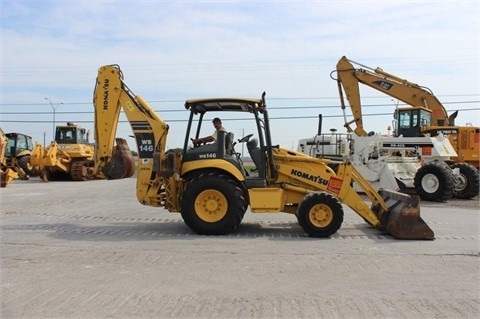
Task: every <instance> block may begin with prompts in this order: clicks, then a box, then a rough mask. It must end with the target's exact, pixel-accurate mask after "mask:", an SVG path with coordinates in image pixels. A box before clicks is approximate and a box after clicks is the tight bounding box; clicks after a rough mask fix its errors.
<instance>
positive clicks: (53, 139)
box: [45, 97, 63, 141]
mask: <svg viewBox="0 0 480 319" xmlns="http://www.w3.org/2000/svg"><path fill="white" fill-rule="evenodd" d="M45 100H47V101H48V103H50V106H51V107H52V110H53V134H52V135H53V138H52V141H55V126H56V125H55V111H56V109H57V106H58V105H60V104H63V103H62V102H60V103H55V104H54V103H52V101H51V100H50V99H49V98H48V97H46V98H45Z"/></svg>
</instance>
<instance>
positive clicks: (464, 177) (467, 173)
mask: <svg viewBox="0 0 480 319" xmlns="http://www.w3.org/2000/svg"><path fill="white" fill-rule="evenodd" d="M452 168H459V170H460V176H458V179H459V180H460V183H457V184H455V191H454V194H453V196H455V197H456V198H460V199H471V198H473V197H475V196H477V195H478V192H479V184H480V181H479V180H480V174H479V173H478V170H477V169H476V168H475V167H474V166H473V165H470V164H468V163H455V164H453V165H452Z"/></svg>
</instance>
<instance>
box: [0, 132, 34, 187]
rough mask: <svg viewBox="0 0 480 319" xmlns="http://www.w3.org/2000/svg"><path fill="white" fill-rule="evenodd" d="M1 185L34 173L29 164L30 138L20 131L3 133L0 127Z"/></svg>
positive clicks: (3, 185)
mask: <svg viewBox="0 0 480 319" xmlns="http://www.w3.org/2000/svg"><path fill="white" fill-rule="evenodd" d="M0 144H1V145H0V153H1V154H0V163H1V187H5V186H7V185H8V184H9V183H10V182H11V181H12V180H14V179H18V178H20V179H28V178H29V176H31V175H33V174H34V171H33V169H32V167H31V165H30V156H31V152H32V149H33V142H32V138H31V137H30V136H28V135H25V134H22V133H4V132H3V130H2V129H0Z"/></svg>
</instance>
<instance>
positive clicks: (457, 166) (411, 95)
mask: <svg viewBox="0 0 480 319" xmlns="http://www.w3.org/2000/svg"><path fill="white" fill-rule="evenodd" d="M354 64H355V65H360V66H361V67H362V68H356V67H355V66H354ZM334 72H336V74H337V77H336V78H334V77H333V76H332V78H334V80H336V81H337V85H338V90H339V95H340V102H341V108H342V110H343V114H344V117H345V127H346V128H347V131H348V132H349V133H352V138H354V139H355V141H354V145H353V146H352V149H353V152H352V153H353V154H359V152H360V151H362V152H363V151H364V149H365V147H362V150H359V148H360V147H361V144H368V143H370V145H371V143H373V142H372V141H374V140H375V141H378V140H379V139H380V138H379V137H375V136H373V134H372V133H373V132H371V133H367V131H366V130H365V128H364V126H363V118H362V105H361V99H360V88H359V84H364V85H366V86H368V87H371V88H373V89H376V90H378V91H381V92H383V93H385V94H388V95H389V96H391V97H394V98H397V99H399V100H401V101H403V102H405V103H407V104H409V105H411V107H407V108H399V109H396V110H395V119H396V122H394V138H393V140H392V138H387V137H382V138H381V140H382V143H380V144H378V143H377V142H375V143H377V144H375V147H376V148H375V147H374V148H375V151H376V152H377V153H379V152H381V151H387V152H389V153H390V155H389V156H390V163H393V162H400V161H399V158H400V157H398V156H397V157H395V158H393V157H392V154H393V152H394V151H395V147H392V146H396V148H399V149H401V148H405V150H408V151H409V154H410V157H411V158H415V157H418V156H420V157H421V158H422V160H423V161H424V162H425V163H424V165H421V166H419V167H418V171H417V172H416V173H415V174H414V175H415V176H412V177H411V178H410V179H411V180H413V181H414V188H415V191H416V192H417V194H419V195H421V196H422V198H423V199H427V200H434V201H443V200H446V199H448V197H451V195H453V196H455V197H458V198H463V199H469V198H473V197H475V196H477V195H478V192H479V179H480V178H479V172H478V170H477V168H478V165H479V162H478V161H479V158H478V156H479V145H480V144H479V137H480V133H479V128H478V127H471V126H463V127H462V126H451V125H453V119H454V117H455V115H454V116H450V117H449V116H447V114H446V110H445V108H444V107H443V106H442V104H441V103H440V102H439V101H438V99H437V98H436V97H435V96H434V95H433V94H432V93H431V92H430V91H428V90H426V89H424V88H422V87H420V86H418V85H416V84H413V83H411V82H408V81H406V80H401V79H400V78H398V77H395V76H393V75H391V74H388V73H386V72H383V71H382V70H380V69H378V68H377V69H375V70H373V69H371V68H369V67H366V66H364V65H361V64H359V63H357V62H353V61H351V60H349V59H347V58H346V57H342V58H341V59H340V60H339V61H338V63H337V67H336V71H334ZM332 73H333V72H332ZM344 93H345V95H346V98H347V100H348V104H349V105H350V109H351V111H352V115H353V120H351V121H347V117H346V115H345V109H346V103H345V100H344ZM352 123H354V124H355V128H354V129H352V128H351V126H350V125H351V124H352ZM448 125H450V126H448ZM443 136H446V137H448V142H449V143H448V142H447V141H444V140H443ZM387 140H388V141H387ZM355 143H356V144H357V146H355ZM384 144H385V146H384ZM448 144H451V146H452V147H453V151H452V150H451V148H450V146H449V145H448ZM406 145H410V146H414V148H415V151H416V152H412V150H411V149H410V150H409V149H408V147H406ZM415 145H416V147H415ZM369 147H370V146H369ZM372 153H373V152H372ZM395 154H399V153H398V152H397V153H395ZM364 158H367V159H366V160H365V159H363V161H364V164H366V165H370V166H373V162H374V161H375V160H376V159H378V156H376V157H375V156H372V155H369V157H364ZM403 158H405V156H403ZM463 160H465V161H463ZM403 162H405V161H404V160H403ZM472 164H474V165H475V166H474V165H472ZM394 165H395V166H396V167H397V168H398V165H397V164H391V165H390V168H389V169H390V170H395V169H396V168H392V166H394ZM411 165H413V164H411ZM397 181H398V182H400V179H399V178H397ZM404 184H405V182H404ZM452 185H453V187H452ZM452 188H453V189H452Z"/></svg>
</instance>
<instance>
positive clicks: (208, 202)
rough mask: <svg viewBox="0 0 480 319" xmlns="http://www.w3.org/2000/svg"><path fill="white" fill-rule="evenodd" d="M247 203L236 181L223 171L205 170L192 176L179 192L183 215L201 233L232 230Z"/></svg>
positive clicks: (239, 220)
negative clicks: (209, 171)
mask: <svg viewBox="0 0 480 319" xmlns="http://www.w3.org/2000/svg"><path fill="white" fill-rule="evenodd" d="M246 207H247V204H246V201H245V198H244V197H243V193H242V190H241V189H240V187H239V186H238V185H237V183H236V182H235V181H234V180H232V179H231V178H229V177H227V176H226V175H223V174H217V173H208V174H201V175H199V176H198V177H195V178H193V179H192V180H190V181H189V182H188V184H187V185H186V186H185V190H184V191H183V195H182V209H181V213H182V218H183V221H184V222H185V224H186V225H187V226H188V227H190V229H191V230H193V231H194V232H196V233H198V234H201V235H225V234H228V233H230V232H232V231H234V230H235V229H236V228H237V227H238V225H239V224H240V222H241V220H242V218H243V215H244V214H245V210H246Z"/></svg>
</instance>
